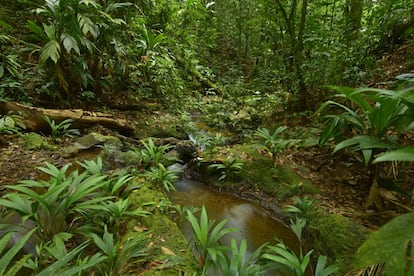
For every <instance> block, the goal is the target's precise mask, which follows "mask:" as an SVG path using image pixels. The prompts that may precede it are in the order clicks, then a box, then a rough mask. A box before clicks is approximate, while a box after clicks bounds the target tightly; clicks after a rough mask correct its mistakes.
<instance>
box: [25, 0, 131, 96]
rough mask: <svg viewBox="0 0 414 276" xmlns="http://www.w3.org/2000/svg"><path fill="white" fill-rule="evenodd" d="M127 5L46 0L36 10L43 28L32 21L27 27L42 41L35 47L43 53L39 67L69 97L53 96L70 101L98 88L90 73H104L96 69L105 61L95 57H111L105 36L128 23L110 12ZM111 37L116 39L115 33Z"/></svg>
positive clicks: (92, 1) (74, 0)
mask: <svg viewBox="0 0 414 276" xmlns="http://www.w3.org/2000/svg"><path fill="white" fill-rule="evenodd" d="M128 5H130V4H129V3H107V4H105V5H104V6H102V5H101V4H99V3H98V2H96V1H95V0H45V1H44V3H43V4H41V5H39V6H37V7H36V9H35V10H34V11H35V12H36V13H37V14H38V15H39V16H41V18H42V20H43V23H42V24H41V26H40V25H39V24H37V23H36V22H34V21H29V22H28V24H27V28H28V29H29V30H30V31H31V32H32V33H33V34H34V35H35V38H36V39H37V41H38V42H39V45H40V46H36V45H34V46H35V50H36V51H39V53H40V54H39V64H40V65H42V66H45V67H46V69H47V71H48V74H49V77H53V78H55V79H56V81H57V84H58V87H59V88H60V90H61V92H64V93H65V94H66V95H62V94H55V95H54V96H58V97H62V96H65V97H66V98H71V97H72V96H75V95H76V94H77V93H78V92H80V91H81V90H82V89H86V88H87V87H88V86H92V85H94V84H95V85H96V81H98V79H94V77H93V74H92V71H91V70H93V72H94V74H96V72H97V71H98V72H99V70H102V68H98V67H97V65H98V63H100V64H101V67H102V60H101V61H99V59H97V58H95V56H98V54H100V55H105V54H109V53H105V52H106V50H107V49H105V47H103V44H104V42H105V39H103V36H104V35H105V33H108V32H109V30H111V28H112V29H113V28H115V27H116V26H120V25H122V24H125V21H124V20H123V19H120V18H114V17H112V15H111V13H114V12H115V11H117V10H118V9H119V8H123V7H125V6H128ZM111 31H112V30H111ZM111 36H113V39H114V40H115V37H114V34H113V33H112V34H111ZM107 42H108V43H110V42H109V41H107ZM114 44H115V43H114ZM109 45H111V44H109ZM103 50H105V51H103ZM102 52H104V53H102ZM94 69H96V70H94ZM100 77H101V76H100Z"/></svg>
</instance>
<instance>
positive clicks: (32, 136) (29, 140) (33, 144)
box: [23, 132, 53, 150]
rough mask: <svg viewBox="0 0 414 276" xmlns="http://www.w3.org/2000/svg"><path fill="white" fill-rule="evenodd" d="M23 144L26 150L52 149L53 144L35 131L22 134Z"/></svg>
mask: <svg viewBox="0 0 414 276" xmlns="http://www.w3.org/2000/svg"><path fill="white" fill-rule="evenodd" d="M23 139H24V146H25V148H26V149H28V150H37V149H53V146H52V145H51V144H49V143H48V142H47V140H46V139H45V137H44V136H42V135H40V134H37V133H35V132H30V133H25V134H23Z"/></svg>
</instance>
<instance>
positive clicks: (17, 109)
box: [0, 102, 135, 136]
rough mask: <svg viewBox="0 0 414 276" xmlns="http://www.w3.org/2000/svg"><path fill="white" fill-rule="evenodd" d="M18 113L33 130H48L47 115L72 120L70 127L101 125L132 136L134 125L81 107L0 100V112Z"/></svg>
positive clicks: (27, 126) (58, 119) (57, 120)
mask: <svg viewBox="0 0 414 276" xmlns="http://www.w3.org/2000/svg"><path fill="white" fill-rule="evenodd" d="M10 112H12V113H14V114H20V115H21V116H22V117H23V122H24V123H25V125H26V128H27V129H29V130H31V131H34V132H48V131H50V127H49V125H48V123H47V122H46V121H45V119H44V117H45V116H47V117H49V118H50V119H52V120H54V121H55V122H56V123H60V122H62V121H64V120H66V119H71V120H73V122H72V125H71V127H73V128H88V127H91V126H94V125H101V126H103V127H106V128H109V129H111V130H115V131H118V132H119V133H122V134H124V135H127V136H134V134H135V129H134V127H133V126H132V125H131V124H130V123H129V122H128V121H127V120H125V119H120V118H115V117H114V116H113V115H111V114H108V113H102V112H92V111H86V110H82V109H46V108H40V107H32V106H27V105H23V104H20V103H16V102H0V113H1V114H3V115H4V114H8V113H10Z"/></svg>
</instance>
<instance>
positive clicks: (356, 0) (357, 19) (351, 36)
mask: <svg viewBox="0 0 414 276" xmlns="http://www.w3.org/2000/svg"><path fill="white" fill-rule="evenodd" d="M363 6H364V0H347V2H346V4H345V10H344V16H345V20H346V21H345V24H346V26H345V37H346V38H347V41H348V43H352V41H353V40H355V39H357V38H358V35H359V30H360V29H361V17H362V8H363Z"/></svg>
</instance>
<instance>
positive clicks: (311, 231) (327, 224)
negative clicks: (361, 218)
mask: <svg viewBox="0 0 414 276" xmlns="http://www.w3.org/2000/svg"><path fill="white" fill-rule="evenodd" d="M305 235H306V236H305V237H306V238H305V239H306V240H307V241H308V243H309V244H311V245H312V247H313V249H314V250H315V251H316V252H315V253H316V254H315V256H317V255H325V256H328V257H329V259H330V260H331V261H334V262H338V263H339V264H340V274H341V275H344V274H345V273H346V272H348V271H351V270H352V267H351V262H352V260H353V257H354V256H355V252H356V251H357V249H358V247H359V246H360V245H362V243H363V242H364V241H365V240H366V239H367V238H368V235H369V231H368V229H367V228H365V227H363V226H362V225H360V224H358V223H356V222H354V221H353V220H351V219H349V218H346V217H343V216H340V215H336V214H318V215H316V216H314V217H313V216H312V217H310V218H308V225H307V227H306V232H305Z"/></svg>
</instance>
